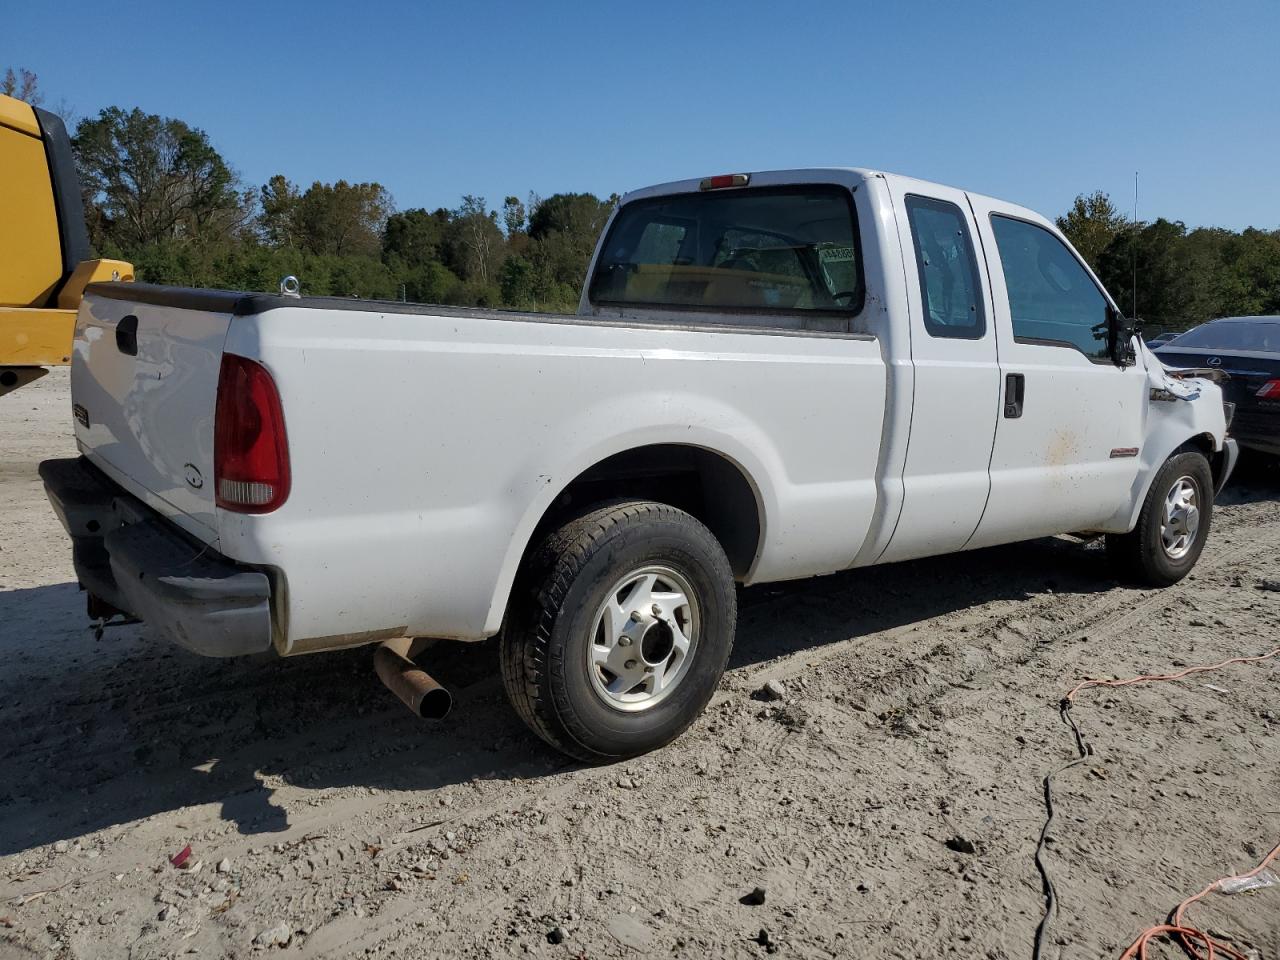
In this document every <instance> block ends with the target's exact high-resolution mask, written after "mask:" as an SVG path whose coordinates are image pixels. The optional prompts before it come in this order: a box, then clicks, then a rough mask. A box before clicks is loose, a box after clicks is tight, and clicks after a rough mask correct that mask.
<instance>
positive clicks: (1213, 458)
mask: <svg viewBox="0 0 1280 960" xmlns="http://www.w3.org/2000/svg"><path fill="white" fill-rule="evenodd" d="M1182 446H1183V449H1185V450H1197V451H1199V452H1200V453H1203V454H1204V455H1205V459H1207V460H1208V461H1209V472H1210V473H1212V474H1213V485H1214V488H1215V489H1216V488H1218V487H1220V486H1222V473H1223V471H1224V470H1226V468H1227V453H1226V450H1225V449H1223V450H1220V451H1215V450H1214V449H1213V435H1212V434H1208V433H1201V434H1197V435H1196V436H1194V437H1192V438H1191V439H1190V440H1188V441H1187V442H1186V443H1184V444H1183V445H1182Z"/></svg>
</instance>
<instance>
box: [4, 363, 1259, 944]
mask: <svg viewBox="0 0 1280 960" xmlns="http://www.w3.org/2000/svg"><path fill="white" fill-rule="evenodd" d="M68 406H69V401H68V388H67V379H66V376H65V373H55V374H54V375H51V376H50V377H48V378H46V379H45V380H43V381H41V382H40V383H38V384H36V385H35V386H32V387H28V388H27V389H25V390H23V391H21V392H20V393H17V394H15V395H13V396H10V397H7V398H4V399H3V400H0V491H2V493H0V550H2V552H0V591H3V592H0V658H2V659H0V662H2V663H3V672H2V674H0V719H2V723H0V771H2V774H0V956H3V957H28V956H59V957H130V958H144V957H173V956H181V955H184V954H191V955H198V956H202V957H204V956H208V957H216V956H233V957H249V956H274V955H277V954H278V955H280V956H282V957H283V956H301V955H306V956H315V957H339V956H350V955H361V956H363V955H369V956H376V957H436V956H440V957H506V956H522V955H526V954H532V955H534V956H541V957H566V958H569V957H591V958H597V957H625V956H675V957H706V956H716V957H719V956H726V957H757V956H763V955H765V954H767V953H775V954H776V955H777V956H783V957H836V956H839V957H876V958H881V957H904V958H905V957H910V958H917V957H935V956H947V955H955V956H962V957H987V958H993V960H994V958H1001V960H1003V958H1022V957H1028V956H1029V955H1030V950H1031V940H1032V935H1033V931H1034V928H1035V925H1036V923H1037V921H1038V919H1039V916H1040V911H1041V904H1042V901H1041V886H1040V880H1039V877H1038V876H1037V874H1036V871H1035V869H1034V866H1033V863H1032V853H1033V849H1034V844H1035V838H1036V835H1037V833H1038V831H1039V829H1040V824H1041V821H1042V818H1043V808H1042V805H1041V788H1040V780H1041V777H1042V776H1043V775H1044V773H1045V772H1046V770H1047V769H1049V768H1050V767H1051V766H1055V765H1057V764H1059V763H1061V762H1062V761H1064V760H1065V759H1068V758H1069V757H1070V756H1071V742H1070V738H1069V736H1068V733H1067V730H1066V729H1065V727H1064V726H1063V725H1062V724H1061V723H1060V721H1059V719H1058V715H1057V709H1056V705H1057V702H1058V700H1059V698H1060V697H1061V696H1062V694H1063V693H1064V692H1065V690H1066V689H1067V687H1068V686H1069V685H1070V683H1071V681H1072V680H1073V678H1076V677H1080V676H1084V675H1097V676H1126V675H1131V674H1134V673H1140V672H1149V671H1160V670H1165V669H1168V668H1170V667H1171V665H1176V664H1191V663H1199V662H1207V661H1215V660H1219V659H1222V658H1225V657H1228V656H1233V655H1237V654H1252V653H1257V652H1261V651H1263V650H1265V649H1267V648H1269V647H1271V646H1274V645H1275V643H1276V642H1277V638H1278V637H1280V594H1277V593H1274V592H1268V591H1266V590H1264V589H1262V588H1261V586H1260V585H1261V584H1262V582H1263V581H1265V580H1276V579H1280V476H1277V474H1276V473H1275V472H1272V471H1270V470H1268V469H1266V468H1263V467H1259V468H1255V470H1253V471H1252V472H1249V473H1247V474H1246V475H1245V476H1243V477H1242V479H1241V481H1240V482H1237V483H1235V484H1233V486H1232V487H1231V489H1230V490H1229V491H1228V492H1227V494H1226V496H1225V503H1224V504H1223V505H1222V507H1221V509H1220V511H1219V512H1218V514H1217V516H1216V517H1215V528H1214V533H1213V536H1212V538H1211V540H1210V544H1209V547H1208V550H1207V551H1206V553H1205V555H1204V558H1203V559H1202V560H1201V563H1200V566H1199V567H1198V569H1197V572H1196V573H1195V574H1194V576H1193V577H1192V578H1191V579H1188V580H1187V581H1185V582H1184V583H1182V584H1180V585H1178V586H1177V587H1174V588H1172V589H1170V590H1166V591H1162V592H1154V591H1141V590H1133V589H1128V588H1124V587H1121V586H1119V585H1117V583H1116V582H1115V581H1114V580H1112V579H1111V578H1110V577H1109V575H1108V573H1107V570H1106V567H1105V565H1104V563H1103V558H1102V557H1101V556H1100V555H1099V552H1098V550H1097V549H1096V548H1086V547H1083V546H1081V545H1080V544H1077V543H1074V542H1070V541H1068V540H1065V539H1059V540H1045V541H1039V542H1035V543H1031V544H1026V545H1021V546H1016V547H1007V548H1001V549H995V550H987V551H982V552H979V553H974V554H968V555H964V556H961V557H953V558H944V559H938V560H929V561H923V562H915V563H907V564H901V565H897V566H892V567H887V568H881V569H876V570H871V571H863V572H858V573H851V574H847V575H839V576H834V577H829V578H824V579H819V580H812V581H807V582H802V583H796V584H789V585H782V586H773V587H764V588H753V589H750V590H746V591H744V592H743V594H742V617H741V627H740V630H739V635H738V642H737V648H736V653H735V654H734V656H733V660H732V663H731V670H730V672H729V674H728V676H727V678H726V680H725V682H724V684H723V687H722V689H721V691H720V692H719V694H718V695H717V697H716V699H715V701H714V702H713V704H712V706H711V707H710V708H709V709H708V711H707V713H706V715H705V717H704V718H703V719H702V720H701V721H700V722H699V723H697V724H696V725H695V726H694V728H693V729H692V730H691V731H690V732H689V733H688V734H687V735H686V736H685V737H683V738H682V739H681V740H680V741H679V742H678V743H676V744H674V745H673V746H671V747H669V748H668V749H666V750H663V751H661V752H659V753H658V754H656V755H653V756H649V757H646V758H644V759H641V760H637V761H635V762H631V763H627V764H623V765H619V766H615V767H610V768H599V769H590V768H583V767H580V766H576V765H574V764H572V763H568V762H566V761H565V760H564V759H562V758H561V757H560V756H559V755H557V754H555V753H552V752H551V751H549V750H548V749H546V748H544V747H543V746H542V745H541V744H540V742H538V741H536V740H535V739H533V738H532V737H531V736H530V735H529V734H527V733H526V732H525V730H524V729H523V728H522V727H521V726H520V724H519V722H518V721H517V720H516V718H515V716H514V715H513V714H512V712H511V711H510V710H509V709H508V707H507V705H506V703H505V701H504V699H503V695H502V691H501V689H500V684H499V683H498V681H497V679H496V665H495V655H494V651H493V649H492V647H491V645H481V646H473V647H448V648H445V649H440V648H437V650H436V651H433V654H431V655H430V658H431V659H430V662H431V664H432V669H433V671H434V672H435V673H436V674H437V675H438V676H439V677H440V678H441V679H442V680H444V681H446V682H448V683H450V684H451V685H452V686H453V687H454V688H455V691H456V693H457V695H458V704H457V708H456V710H455V712H454V713H453V715H452V716H451V717H450V718H449V719H448V720H447V721H445V722H444V723H443V724H440V725H438V726H427V725H424V724H423V723H421V722H419V721H416V720H415V719H414V718H413V717H412V716H410V715H409V713H408V711H406V710H405V709H404V708H403V707H402V706H401V705H400V704H399V703H398V702H396V701H394V700H393V699H392V697H391V696H390V695H389V694H388V693H387V692H386V691H385V690H383V689H382V688H381V687H380V686H379V685H378V682H377V680H376V679H375V678H374V675H373V671H372V669H371V665H370V651H369V650H367V649H366V650H355V651H351V652H348V653H342V654H336V655H327V656H321V657H313V658H305V659H300V660H293V661H274V660H268V659H264V660H256V661H235V662H219V661H210V660H201V659H199V658H196V657H194V656H190V655H188V654H186V653H183V652H182V651H180V650H177V649H174V648H172V647H170V646H167V645H165V644H163V643H157V642H153V641H150V640H148V639H146V638H145V636H144V635H143V634H142V633H140V632H139V630H138V629H136V628H131V627H130V628H120V629H115V630H111V631H108V633H107V635H106V636H105V637H104V638H103V639H102V640H101V641H99V642H95V640H94V639H93V636H92V634H91V633H90V632H89V630H87V629H86V626H85V621H84V617H83V597H82V596H81V595H80V594H78V593H77V590H76V587H75V584H74V582H73V574H72V568H71V563H70V558H69V551H68V548H67V544H66V542H65V541H64V539H63V535H62V531H61V530H60V528H59V527H58V525H57V523H56V521H55V520H54V518H53V517H52V515H51V514H50V513H49V511H48V509H47V508H46V505H45V503H44V500H43V497H42V494H41V490H40V488H39V484H38V482H37V480H36V474H35V466H36V463H37V461H39V460H40V459H42V458H44V457H50V456H55V455H64V454H67V453H70V452H72V443H71V440H70V438H69V431H68V429H67V420H68V419H69V410H68ZM768 680H777V681H781V682H782V684H784V685H785V688H786V692H787V696H786V699H785V700H784V701H782V702H780V703H764V702H761V701H759V700H757V699H754V698H753V694H754V693H755V692H756V691H757V690H759V689H760V688H761V686H762V685H763V684H764V683H765V682H766V681H768ZM1277 680H1280V662H1277V661H1268V662H1267V663H1266V664H1261V665H1251V666H1241V667H1233V668H1230V669H1228V670H1225V671H1222V672H1220V673H1217V674H1214V675H1212V676H1206V677H1197V678H1194V679H1192V680H1188V681H1185V682H1181V683H1176V684H1162V685H1159V686H1155V687H1146V688H1137V689H1127V690H1123V691H1117V690H1092V691H1089V692H1087V693H1085V694H1083V695H1082V697H1081V702H1080V706H1079V707H1078V709H1077V711H1076V713H1077V715H1078V717H1079V719H1080V720H1081V722H1082V724H1083V725H1084V727H1085V730H1086V732H1087V734H1088V735H1089V736H1090V737H1091V738H1092V740H1093V743H1094V747H1095V749H1096V750H1097V754H1096V755H1095V756H1094V757H1093V758H1092V759H1091V760H1090V762H1089V763H1087V764H1085V765H1082V766H1079V767H1076V768H1074V769H1073V770H1071V771H1069V772H1068V773H1067V774H1065V775H1064V776H1063V777H1062V779H1061V781H1060V786H1059V802H1060V820H1059V822H1058V825H1057V827H1056V828H1055V830H1054V832H1053V835H1052V842H1051V843H1050V846H1049V852H1048V858H1049V861H1050V864H1051V866H1052V868H1053V870H1054V871H1055V873H1056V875H1057V876H1058V877H1059V878H1060V895H1061V906H1062V912H1061V915H1060V917H1059V919H1058V920H1057V922H1056V923H1055V924H1054V926H1053V928H1052V932H1051V937H1050V944H1051V948H1050V951H1049V956H1052V957H1068V958H1086V957H1087V958H1097V957H1103V956H1114V955H1116V954H1117V953H1118V952H1119V951H1120V950H1121V949H1123V947H1124V946H1125V945H1127V944H1128V943H1129V942H1130V941H1131V940H1132V938H1133V937H1134V936H1135V935H1136V934H1137V933H1138V932H1140V931H1141V930H1142V929H1143V928H1144V927H1145V926H1147V925H1148V924H1149V923H1153V922H1156V921H1158V920H1160V919H1161V918H1163V916H1164V915H1165V913H1166V912H1167V911H1168V910H1169V909H1170V908H1171V907H1172V906H1173V905H1175V904H1176V903H1177V902H1178V901H1179V900H1181V899H1182V898H1183V897H1184V896H1186V895H1188V894H1190V893H1192V892H1194V891H1196V890H1199V889H1200V888H1201V887H1202V886H1203V885H1204V884H1206V883H1207V882H1209V881H1210V880H1212V879H1214V878H1216V877H1218V876H1220V875H1223V874H1226V873H1233V872H1240V871H1242V870H1244V869H1247V868H1249V867H1252V866H1253V864H1254V863H1256V862H1257V860H1258V859H1259V857H1260V856H1261V855H1262V854H1263V853H1265V852H1266V850H1268V849H1269V848H1270V847H1271V845H1272V844H1274V843H1275V842H1276V841H1277V840H1280V772H1278V769H1277V765H1278V764H1280V702H1278V700H1280V698H1278V697H1277V690H1280V686H1278V684H1277ZM956 837H962V838H964V839H966V840H968V841H970V842H971V843H972V844H973V852H971V853H964V852H959V851H957V850H953V849H951V848H950V847H948V846H947V841H949V840H954V838H956ZM188 844H190V846H191V849H192V851H193V852H192V854H191V860H190V861H189V862H188V869H183V870H178V869H175V868H174V867H172V866H170V865H169V863H168V860H167V857H169V856H170V855H172V854H175V853H177V852H178V851H180V850H182V848H183V847H184V846H186V845H188ZM952 845H953V846H961V847H964V846H965V845H964V844H955V843H953V844H952ZM197 867H198V869H197ZM757 886H758V887H762V888H763V889H764V891H765V898H764V903H763V904H758V905H747V904H743V903H741V902H739V901H740V898H742V897H743V896H744V895H745V894H748V893H749V892H750V891H752V889H753V888H755V887H757ZM1195 918H1198V919H1199V920H1201V921H1202V922H1203V923H1204V925H1206V926H1207V927H1209V928H1210V929H1213V930H1218V931H1222V932H1224V933H1229V934H1231V935H1234V936H1235V937H1236V938H1237V942H1238V943H1242V944H1244V945H1245V946H1246V947H1247V948H1249V949H1250V950H1252V951H1254V952H1255V953H1256V955H1258V956H1265V957H1273V956H1280V888H1273V889H1270V890H1262V891H1259V892H1255V893H1252V894H1244V895H1238V896H1234V897H1226V896H1222V895H1215V896H1213V897H1211V898H1210V900H1209V901H1208V902H1207V903H1206V904H1205V905H1203V906H1201V907H1197V908H1195V910H1194V911H1193V919H1195ZM762 931H764V933H762ZM255 940H256V943H255ZM267 944H272V945H269V946H268V945H267ZM1160 949H1161V951H1163V955H1165V956H1174V955H1180V954H1177V953H1176V951H1174V950H1173V949H1172V948H1170V947H1162V948H1160Z"/></svg>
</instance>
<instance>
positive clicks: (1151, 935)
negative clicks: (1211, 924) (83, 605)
mask: <svg viewBox="0 0 1280 960" xmlns="http://www.w3.org/2000/svg"><path fill="white" fill-rule="evenodd" d="M1275 656H1280V647H1276V648H1275V649H1274V650H1271V651H1269V652H1268V653H1263V654H1259V655H1258V656H1256V657H1232V658H1231V659H1230V660H1223V661H1222V662H1221V663H1212V664H1208V665H1205V666H1200V667H1188V668H1187V669H1186V670H1181V671H1179V672H1178V673H1164V674H1147V675H1143V676H1139V677H1130V678H1129V679H1127V680H1082V681H1080V682H1079V683H1077V684H1076V685H1075V686H1074V687H1073V688H1072V689H1071V692H1070V693H1068V694H1067V695H1066V697H1065V698H1064V700H1063V710H1064V712H1065V711H1067V710H1069V709H1070V706H1071V704H1072V703H1073V702H1074V701H1075V697H1076V694H1078V693H1079V692H1080V691H1081V690H1085V689H1087V688H1089V687H1129V686H1133V685H1134V684H1139V683H1154V682H1157V681H1161V680H1181V679H1183V678H1184V677H1189V676H1191V675H1192V674H1196V673H1207V672H1209V671H1210V670H1221V669H1222V668H1223V667H1228V666H1231V665H1232V664H1236V663H1258V662H1259V661H1262V660H1269V659H1270V658H1271V657H1275ZM1073 726H1074V725H1073ZM1077 738H1078V734H1077ZM1082 755H1083V751H1082ZM1278 856H1280V843H1278V844H1276V845H1275V846H1274V847H1273V848H1272V849H1271V852H1270V853H1268V854H1267V855H1266V856H1265V857H1263V858H1262V862H1260V863H1259V864H1258V865H1257V866H1256V867H1254V868H1253V869H1252V870H1250V871H1249V872H1248V873H1242V874H1240V875H1239V876H1232V877H1220V878H1219V879H1217V880H1215V881H1213V883H1211V884H1209V885H1208V886H1207V887H1205V888H1204V889H1203V890H1201V891H1200V892H1199V893H1197V894H1195V895H1194V896H1190V897H1187V899H1185V900H1183V901H1182V902H1181V903H1180V904H1178V906H1177V909H1175V910H1174V911H1173V915H1172V917H1170V922H1169V923H1162V924H1159V925H1157V926H1154V927H1151V928H1150V929H1148V930H1144V931H1143V932H1142V934H1141V936H1139V937H1138V939H1137V940H1135V941H1133V943H1132V944H1130V946H1129V949H1127V950H1125V952H1124V953H1122V954H1121V955H1120V960H1135V958H1136V960H1147V948H1148V947H1149V946H1150V944H1151V941H1152V940H1154V939H1155V938H1156V937H1160V936H1164V935H1166V934H1171V935H1172V936H1173V937H1175V938H1176V939H1177V941H1178V942H1179V943H1180V944H1181V946H1182V947H1183V949H1185V950H1186V951H1187V953H1189V954H1191V956H1193V957H1195V958H1196V960H1217V958H1218V957H1222V958H1224V960H1248V957H1246V956H1245V954H1243V953H1241V952H1240V951H1239V950H1237V949H1235V948H1234V947H1232V946H1231V945H1230V944H1227V943H1223V942H1222V941H1221V940H1215V939H1214V938H1213V937H1211V936H1209V934H1207V933H1205V932H1204V931H1203V930H1200V929H1198V928H1196V927H1192V926H1190V925H1188V924H1187V923H1186V921H1185V920H1184V919H1183V915H1184V914H1185V913H1186V911H1187V908H1188V907H1190V906H1191V905H1192V904H1193V903H1195V902H1197V901H1198V900H1200V899H1202V898H1203V897H1206V896H1208V895H1209V894H1210V893H1212V892H1213V891H1214V890H1217V889H1218V888H1219V887H1220V886H1221V885H1222V884H1223V883H1226V882H1228V881H1231V880H1245V879H1249V878H1251V877H1255V876H1257V875H1258V874H1259V873H1261V872H1262V871H1263V870H1265V869H1266V868H1267V866H1268V864H1270V863H1271V862H1272V861H1273V860H1275V859H1276V857H1278Z"/></svg>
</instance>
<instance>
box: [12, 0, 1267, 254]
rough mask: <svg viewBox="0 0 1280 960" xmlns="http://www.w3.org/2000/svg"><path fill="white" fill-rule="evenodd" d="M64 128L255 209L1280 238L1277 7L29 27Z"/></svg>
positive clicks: (1261, 3) (167, 16) (334, 14)
mask: <svg viewBox="0 0 1280 960" xmlns="http://www.w3.org/2000/svg"><path fill="white" fill-rule="evenodd" d="M8 6H9V7H10V9H8V10H7V11H6V13H5V16H4V21H5V29H4V33H3V35H0V69H3V67H4V66H6V65H13V66H26V67H28V68H30V69H32V70H34V71H35V72H36V73H37V74H38V75H39V77H40V81H41V84H42V86H43V88H44V90H45V93H46V96H47V98H48V100H49V101H50V102H51V103H57V102H59V101H65V102H66V103H68V104H70V105H72V106H73V107H74V108H75V109H76V111H77V112H78V113H79V114H81V115H88V114H93V113H96V112H97V111H98V110H99V109H101V108H102V107H105V106H108V105H112V104H118V105H121V106H126V107H132V106H135V105H136V106H139V107H141V108H143V109H144V110H146V111H149V112H153V113H160V114H164V115H168V116H175V117H179V118H181V119H183V120H186V121H187V122H188V123H191V124H193V125H195V126H199V127H201V128H203V129H204V130H206V131H207V132H208V134H209V135H210V137H211V138H212V140H213V142H214V144H215V145H216V146H217V147H218V149H219V150H221V151H222V153H223V155H224V156H225V157H226V158H227V159H228V160H229V161H230V162H231V163H232V165H233V166H234V167H235V168H236V169H237V170H238V171H239V172H240V173H241V174H242V175H243V177H244V178H245V180H246V181H247V182H249V183H250V184H261V183H263V182H265V180H266V179H267V178H268V177H270V176H271V175H272V174H274V173H277V172H279V173H284V174H285V175H286V176H288V177H289V178H290V179H292V180H294V181H297V182H298V183H301V184H303V185H306V184H309V183H310V182H312V181H313V180H326V181H328V180H335V179H338V178H345V179H347V180H377V181H379V182H381V183H382V184H384V185H385V186H386V187H388V188H389V189H390V191H391V192H392V194H393V196H394V197H395V199H396V202H397V205H398V206H399V207H401V208H407V207H413V206H426V207H430V208H434V207H437V206H449V207H454V206H457V204H458V201H459V198H460V197H461V195H462V194H463V193H475V194H480V195H483V196H485V197H486V198H487V199H488V201H489V204H490V206H491V207H496V206H499V205H500V204H501V200H502V198H503V197H504V196H506V195H507V194H517V195H519V196H521V197H522V198H523V197H524V196H525V195H526V194H527V193H528V192H529V191H530V190H533V191H536V192H538V193H540V194H542V195H544V196H545V195H547V194H550V193H555V192H558V191H579V190H589V191H592V192H594V193H597V194H601V195H607V194H608V193H610V192H612V191H615V190H616V191H618V192H625V191H626V190H628V189H631V188H634V187H639V186H643V185H645V184H647V183H651V182H655V181H661V180H669V179H676V178H680V177H688V176H702V175H705V174H711V173H720V172H731V171H738V170H759V169H768V168H776V167H794V166H814V165H840V166H870V167H878V168H881V169H886V170H892V171H896V172H901V173H908V174H912V175H915V176H919V177H924V178H927V179H935V180H941V181H944V182H947V183H952V184H955V185H957V186H961V187H966V188H969V189H972V190H977V191H980V192H983V193H990V194H994V195H996V196H1000V197H1004V198H1007V199H1010V200H1014V201H1017V202H1020V203H1024V204H1026V205H1028V206H1031V207H1034V208H1036V209H1038V210H1040V211H1041V212H1043V213H1046V214H1049V215H1056V214H1057V213H1060V212H1061V211H1062V210H1064V209H1065V208H1066V206H1067V205H1068V204H1069V203H1070V202H1071V200H1072V198H1073V197H1074V196H1075V195H1076V194H1077V193H1081V192H1090V191H1092V190H1094V189H1103V190H1106V191H1107V192H1109V193H1111V194H1112V196H1113V198H1114V199H1115V200H1116V201H1117V202H1118V203H1119V204H1120V205H1121V206H1122V207H1123V208H1126V209H1128V208H1130V207H1131V205H1132V193H1133V173H1134V171H1135V170H1138V171H1140V172H1141V204H1140V211H1139V212H1140V215H1141V216H1142V217H1143V218H1144V219H1149V218H1152V217H1155V216H1166V217H1169V218H1173V219H1182V220H1184V221H1186V222H1187V223H1188V224H1190V225H1201V224H1205V225H1216V226H1226V227H1231V228H1240V227H1244V226H1246V225H1250V224H1252V225H1255V226H1260V227H1266V228H1269V229H1275V228H1277V227H1280V177H1278V176H1277V172H1278V171H1280V51H1278V49H1277V46H1276V44H1277V38H1280V2H1276V0H1255V2H1239V3H1236V2H1218V3H1213V4H1210V3H1190V2H1181V0H1165V2H1159V3H1137V2H1135V3H1126V2H1116V0H1112V2H1108V3H1094V2H1083V0H1071V2H1067V3H1063V2H1058V3H1052V4H1050V3H1039V2H1020V3H1014V2H1010V3H994V2H993V3H969V4H966V3H960V2H955V0H952V2H942V3H934V2H926V0H917V2H912V3H901V4H899V3H893V2H890V0H879V2H875V3H865V2H860V0H846V2H843V3H839V2H833V3H826V2H820V0H810V2H804V3H795V4H788V3H785V2H781V0H774V2H770V3H756V2H753V0H735V2H725V3H695V2H692V0H688V2H684V3H680V2H665V0H663V2H642V3H634V2H632V3H625V4H624V3H613V2H606V0H598V2H596V3H581V4H578V3H561V2H554V0H546V2H540V3H538V2H526V3H515V2H510V3H498V2H483V0H473V2H457V0H455V2H451V3H427V2H423V3H380V2H376V0H366V2H364V3H351V2H344V3H333V2H329V0H312V2H309V3H285V2H281V3H271V2H266V0H262V2H258V3H245V2H239V0H218V2H215V3H209V2H202V3H191V2H185V0H169V2H165V3H149V2H147V3H133V4H124V5H121V6H117V7H111V8H104V7H102V6H101V4H89V3H80V2H68V0H61V2H58V3H16V2H15V3H13V4H9V5H8Z"/></svg>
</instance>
